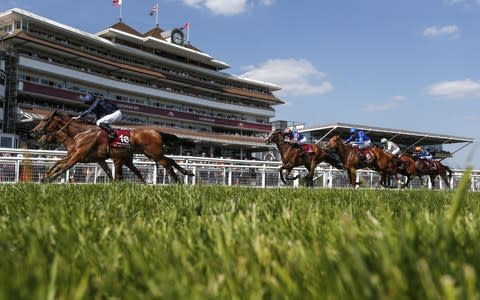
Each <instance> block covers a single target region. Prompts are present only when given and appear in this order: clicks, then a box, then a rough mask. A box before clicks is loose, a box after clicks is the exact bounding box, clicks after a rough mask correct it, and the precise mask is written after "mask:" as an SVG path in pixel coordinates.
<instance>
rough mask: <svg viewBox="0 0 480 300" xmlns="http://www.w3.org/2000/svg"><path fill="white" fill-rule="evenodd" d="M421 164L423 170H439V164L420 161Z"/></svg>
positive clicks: (426, 160)
mask: <svg viewBox="0 0 480 300" xmlns="http://www.w3.org/2000/svg"><path fill="white" fill-rule="evenodd" d="M418 161H419V162H421V167H422V168H421V169H422V170H426V171H436V170H437V164H436V163H435V161H433V160H428V159H419V160H418Z"/></svg>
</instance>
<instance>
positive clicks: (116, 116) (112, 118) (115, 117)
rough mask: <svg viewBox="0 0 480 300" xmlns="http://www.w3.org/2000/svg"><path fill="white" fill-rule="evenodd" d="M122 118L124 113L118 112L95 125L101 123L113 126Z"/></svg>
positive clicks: (106, 116) (104, 117)
mask: <svg viewBox="0 0 480 300" xmlns="http://www.w3.org/2000/svg"><path fill="white" fill-rule="evenodd" d="M121 118H122V112H121V111H120V110H116V111H114V112H113V113H111V114H109V115H105V116H103V117H101V118H100V119H98V120H97V122H95V124H97V125H100V124H101V123H107V124H113V123H115V122H116V121H118V120H120V119H121Z"/></svg>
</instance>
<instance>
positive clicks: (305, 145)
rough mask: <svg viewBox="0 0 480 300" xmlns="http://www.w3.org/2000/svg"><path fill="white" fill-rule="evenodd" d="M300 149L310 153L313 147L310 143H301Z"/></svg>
mask: <svg viewBox="0 0 480 300" xmlns="http://www.w3.org/2000/svg"><path fill="white" fill-rule="evenodd" d="M302 150H303V152H305V153H312V152H313V147H312V145H311V144H303V145H302Z"/></svg>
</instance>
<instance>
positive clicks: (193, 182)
mask: <svg viewBox="0 0 480 300" xmlns="http://www.w3.org/2000/svg"><path fill="white" fill-rule="evenodd" d="M192 172H193V174H194V175H195V176H193V177H192V185H196V184H197V166H193V170H192Z"/></svg>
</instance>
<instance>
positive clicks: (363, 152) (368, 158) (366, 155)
mask: <svg viewBox="0 0 480 300" xmlns="http://www.w3.org/2000/svg"><path fill="white" fill-rule="evenodd" d="M354 149H355V150H356V151H357V153H358V154H359V155H360V159H362V160H364V161H365V162H366V163H371V162H372V159H373V157H374V155H373V153H372V151H371V149H369V148H363V149H360V148H354Z"/></svg>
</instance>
